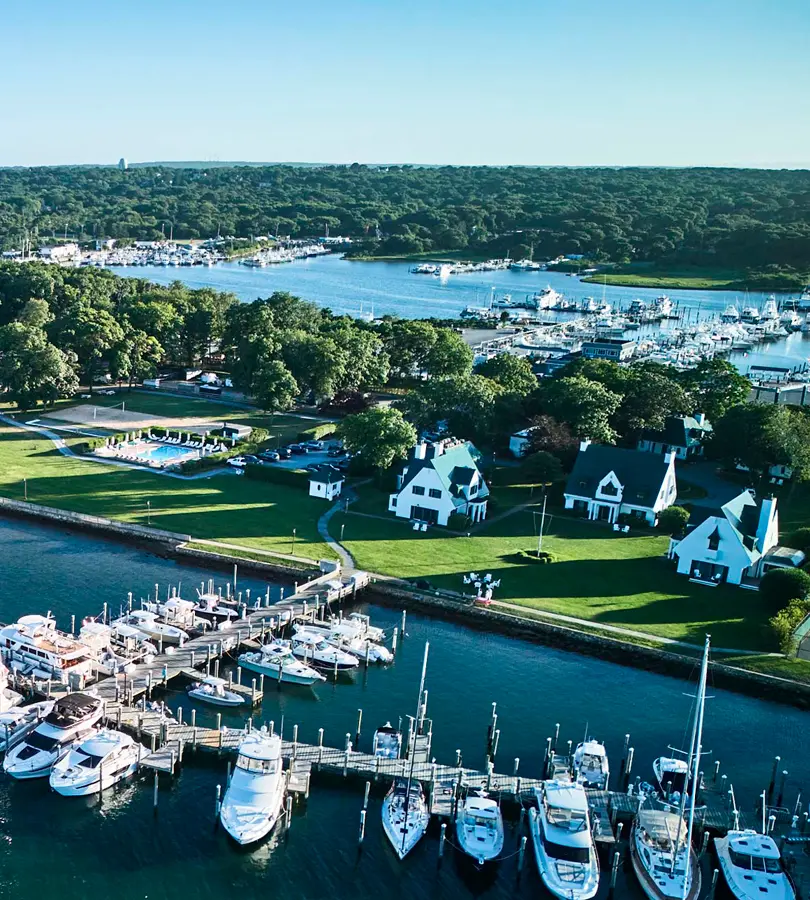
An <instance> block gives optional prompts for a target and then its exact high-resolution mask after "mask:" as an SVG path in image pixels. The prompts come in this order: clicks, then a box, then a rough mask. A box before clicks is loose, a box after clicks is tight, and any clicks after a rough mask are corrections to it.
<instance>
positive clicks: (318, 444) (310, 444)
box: [303, 441, 324, 450]
mask: <svg viewBox="0 0 810 900" xmlns="http://www.w3.org/2000/svg"><path fill="white" fill-rule="evenodd" d="M303 446H304V447H306V448H307V450H323V447H324V444H323V441H307V442H306V443H305V444H304V445H303Z"/></svg>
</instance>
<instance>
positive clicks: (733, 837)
mask: <svg viewBox="0 0 810 900" xmlns="http://www.w3.org/2000/svg"><path fill="white" fill-rule="evenodd" d="M714 848H715V850H716V851H717V858H718V860H719V861H720V869H721V871H722V873H723V878H725V880H726V884H727V885H728V888H729V890H730V891H731V893H732V894H733V895H734V896H735V897H737V898H738V900H754V898H755V897H756V898H760V897H768V898H770V900H795V897H796V893H795V891H794V890H793V885H792V884H791V883H790V879H789V878H788V876H787V874H786V873H785V870H784V868H783V866H782V857H781V854H780V853H779V847H778V846H777V844H776V841H775V840H774V839H773V838H772V837H771V836H770V835H767V834H759V833H758V832H756V831H753V830H752V829H746V830H745V831H737V830H735V831H729V832H728V834H726V835H725V837H717V838H715V839H714Z"/></svg>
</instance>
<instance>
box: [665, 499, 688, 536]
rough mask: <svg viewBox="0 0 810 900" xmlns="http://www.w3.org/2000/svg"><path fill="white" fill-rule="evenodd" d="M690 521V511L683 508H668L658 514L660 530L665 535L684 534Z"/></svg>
mask: <svg viewBox="0 0 810 900" xmlns="http://www.w3.org/2000/svg"><path fill="white" fill-rule="evenodd" d="M688 521H689V510H688V509H684V507H682V506H668V507H667V508H666V509H662V510H661V512H660V513H659V514H658V530H659V531H662V532H663V533H664V534H673V535H675V534H683V533H684V532H685V531H686V523H687V522H688Z"/></svg>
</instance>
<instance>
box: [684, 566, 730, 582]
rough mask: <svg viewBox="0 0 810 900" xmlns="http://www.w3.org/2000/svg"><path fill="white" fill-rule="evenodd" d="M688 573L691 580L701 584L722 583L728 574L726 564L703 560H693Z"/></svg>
mask: <svg viewBox="0 0 810 900" xmlns="http://www.w3.org/2000/svg"><path fill="white" fill-rule="evenodd" d="M689 575H690V578H691V580H692V581H699V582H700V583H701V584H722V583H723V582H724V581H725V580H726V578H727V576H728V566H721V565H720V564H719V563H710V562H704V561H703V560H700V561H699V562H698V561H695V562H693V563H692V571H691V572H690V573H689Z"/></svg>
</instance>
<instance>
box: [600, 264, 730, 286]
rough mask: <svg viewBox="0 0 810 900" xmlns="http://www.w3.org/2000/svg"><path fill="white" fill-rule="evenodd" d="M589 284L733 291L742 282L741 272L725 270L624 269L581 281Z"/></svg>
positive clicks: (637, 267) (632, 267)
mask: <svg viewBox="0 0 810 900" xmlns="http://www.w3.org/2000/svg"><path fill="white" fill-rule="evenodd" d="M582 280H583V281H585V282H588V283H589V284H611V285H620V286H626V287H639V288H667V289H670V290H674V289H676V288H682V289H690V290H704V291H706V290H733V289H735V288H737V287H739V285H740V282H741V281H744V275H743V273H742V272H736V271H730V270H727V269H702V268H701V269H691V268H681V269H657V268H654V267H650V266H627V267H626V268H624V269H613V270H612V271H610V272H600V273H599V274H595V275H590V276H588V277H585V278H583V279H582Z"/></svg>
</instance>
